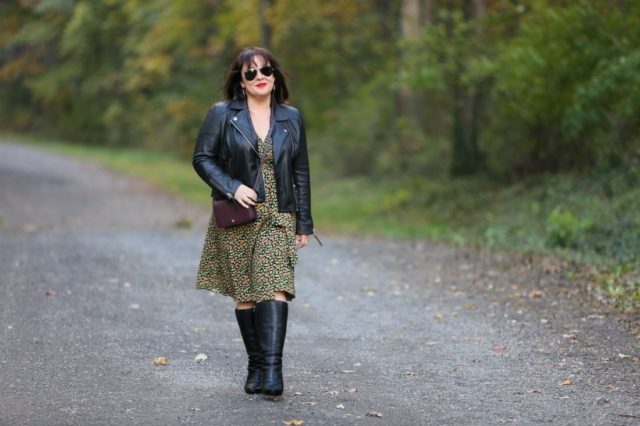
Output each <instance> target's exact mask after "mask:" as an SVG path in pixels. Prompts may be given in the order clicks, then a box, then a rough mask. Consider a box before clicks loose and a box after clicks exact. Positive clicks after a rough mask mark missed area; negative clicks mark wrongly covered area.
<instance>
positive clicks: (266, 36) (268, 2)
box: [259, 0, 273, 49]
mask: <svg viewBox="0 0 640 426" xmlns="http://www.w3.org/2000/svg"><path fill="white" fill-rule="evenodd" d="M271 6H273V0H260V6H259V13H260V45H261V46H262V47H264V48H265V49H271V25H270V24H269V21H268V19H267V14H268V11H269V9H270V8H271Z"/></svg>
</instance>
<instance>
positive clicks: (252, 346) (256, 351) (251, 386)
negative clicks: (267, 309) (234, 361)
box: [236, 309, 262, 393]
mask: <svg viewBox="0 0 640 426" xmlns="http://www.w3.org/2000/svg"><path fill="white" fill-rule="evenodd" d="M236 319H237V320H238V325H239V326H240V334H242V340H243V341H244V347H245V349H246V350H247V355H248V356H249V366H248V367H247V370H248V374H247V381H246V383H245V385H244V391H245V392H246V393H260V392H261V391H262V355H261V353H260V345H259V344H258V335H257V333H256V323H255V314H254V312H253V309H236Z"/></svg>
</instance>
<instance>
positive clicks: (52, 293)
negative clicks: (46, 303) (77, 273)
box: [45, 290, 56, 296]
mask: <svg viewBox="0 0 640 426" xmlns="http://www.w3.org/2000/svg"><path fill="white" fill-rule="evenodd" d="M45 294H46V295H47V296H55V295H56V292H55V290H47V292H46V293H45Z"/></svg>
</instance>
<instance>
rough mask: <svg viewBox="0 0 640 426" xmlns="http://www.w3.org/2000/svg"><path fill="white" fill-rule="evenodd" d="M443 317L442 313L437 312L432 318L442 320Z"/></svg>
mask: <svg viewBox="0 0 640 426" xmlns="http://www.w3.org/2000/svg"><path fill="white" fill-rule="evenodd" d="M443 318H444V315H442V314H441V313H437V314H435V315H434V316H433V319H434V320H436V321H442V319H443Z"/></svg>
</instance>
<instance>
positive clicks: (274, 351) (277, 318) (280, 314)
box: [256, 300, 289, 396]
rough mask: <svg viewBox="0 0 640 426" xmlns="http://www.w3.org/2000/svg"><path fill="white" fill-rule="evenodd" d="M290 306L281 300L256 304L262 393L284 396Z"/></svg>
mask: <svg viewBox="0 0 640 426" xmlns="http://www.w3.org/2000/svg"><path fill="white" fill-rule="evenodd" d="M288 308H289V305H288V304H287V302H282V301H279V300H267V301H264V302H259V303H258V304H256V329H257V332H258V342H259V343H260V351H261V353H262V393H263V394H264V395H271V396H278V395H282V391H283V388H284V384H283V382H282V348H283V347H284V338H285V335H286V334H287V314H288Z"/></svg>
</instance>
